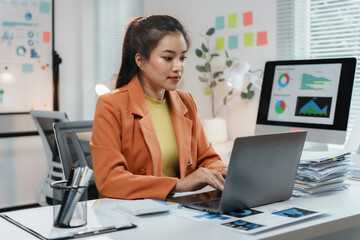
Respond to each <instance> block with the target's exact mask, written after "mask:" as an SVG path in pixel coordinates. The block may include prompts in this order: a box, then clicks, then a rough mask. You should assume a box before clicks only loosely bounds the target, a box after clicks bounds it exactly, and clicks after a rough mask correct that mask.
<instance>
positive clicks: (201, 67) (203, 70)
mask: <svg viewBox="0 0 360 240" xmlns="http://www.w3.org/2000/svg"><path fill="white" fill-rule="evenodd" d="M195 68H196V70H198V71H199V72H205V69H204V67H203V66H200V65H196V67H195Z"/></svg>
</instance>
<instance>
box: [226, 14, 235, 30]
mask: <svg viewBox="0 0 360 240" xmlns="http://www.w3.org/2000/svg"><path fill="white" fill-rule="evenodd" d="M228 21H229V22H228V27H229V28H231V27H236V25H237V13H233V14H229V15H228Z"/></svg>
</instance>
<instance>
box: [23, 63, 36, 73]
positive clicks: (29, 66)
mask: <svg viewBox="0 0 360 240" xmlns="http://www.w3.org/2000/svg"><path fill="white" fill-rule="evenodd" d="M22 72H23V73H32V72H34V67H33V65H32V64H23V65H22Z"/></svg>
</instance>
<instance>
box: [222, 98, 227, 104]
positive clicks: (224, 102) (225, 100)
mask: <svg viewBox="0 0 360 240" xmlns="http://www.w3.org/2000/svg"><path fill="white" fill-rule="evenodd" d="M226 103H227V97H226V96H225V97H224V99H223V104H224V105H226Z"/></svg>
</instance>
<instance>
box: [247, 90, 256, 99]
mask: <svg viewBox="0 0 360 240" xmlns="http://www.w3.org/2000/svg"><path fill="white" fill-rule="evenodd" d="M254 94H255V92H254V91H249V92H248V94H247V96H246V98H247V99H252V98H253V97H254Z"/></svg>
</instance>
